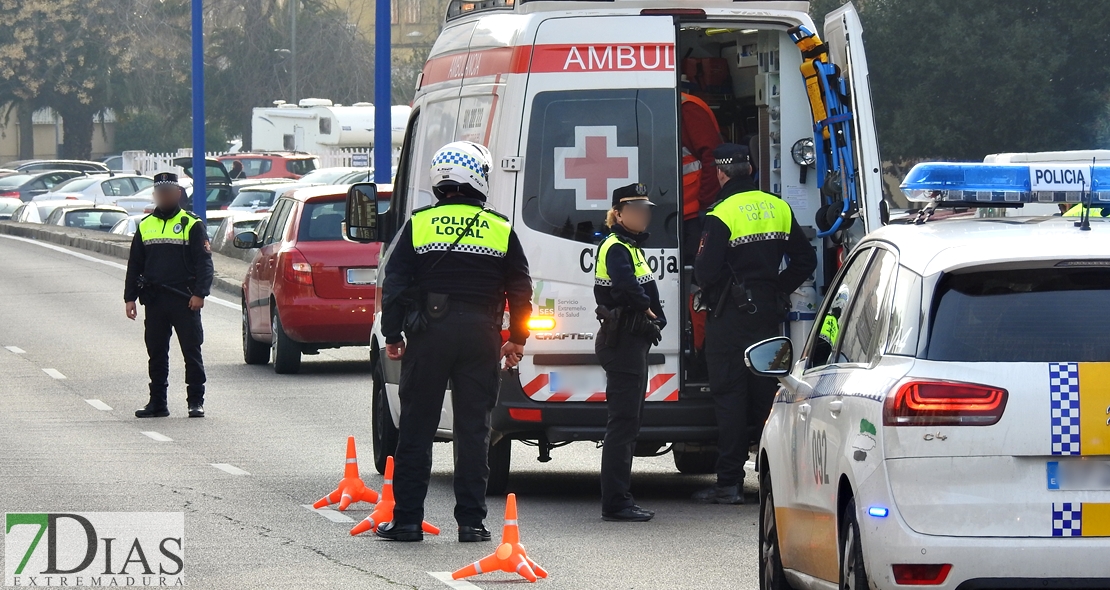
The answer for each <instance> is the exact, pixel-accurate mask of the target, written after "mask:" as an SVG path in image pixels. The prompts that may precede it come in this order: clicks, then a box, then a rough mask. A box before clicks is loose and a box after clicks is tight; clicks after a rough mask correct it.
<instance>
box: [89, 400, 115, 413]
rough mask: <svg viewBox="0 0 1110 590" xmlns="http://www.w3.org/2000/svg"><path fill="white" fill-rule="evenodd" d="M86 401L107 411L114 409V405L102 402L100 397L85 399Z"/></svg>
mask: <svg viewBox="0 0 1110 590" xmlns="http://www.w3.org/2000/svg"><path fill="white" fill-rule="evenodd" d="M85 403H87V404H89V405H90V406H92V407H94V408H96V409H98V410H103V411H105V412H110V411H112V406H109V405H108V404H106V403H104V402H102V401H100V400H98V399H87V400H85Z"/></svg>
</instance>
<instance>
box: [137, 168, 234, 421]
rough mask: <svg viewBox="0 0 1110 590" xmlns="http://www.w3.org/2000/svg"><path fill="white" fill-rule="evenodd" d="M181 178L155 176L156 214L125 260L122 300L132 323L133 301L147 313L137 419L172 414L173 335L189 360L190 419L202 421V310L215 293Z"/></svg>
mask: <svg viewBox="0 0 1110 590" xmlns="http://www.w3.org/2000/svg"><path fill="white" fill-rule="evenodd" d="M181 193H182V191H181V185H179V184H178V182H177V175H176V174H173V173H172V172H163V173H160V174H157V175H155V176H154V204H155V207H156V208H155V209H154V212H153V213H151V214H150V215H147V216H146V217H144V218H143V219H142V220H141V221H140V222H139V227H138V229H137V231H136V232H135V237H134V239H133V240H132V241H131V253H130V256H128V259H127V278H126V280H125V283H124V292H123V300H124V302H125V311H126V313H127V317H128V318H129V319H132V320H134V319H135V318H136V317H137V316H138V309H137V308H136V306H135V301H136V300H138V301H139V302H140V303H142V304H143V307H145V308H146V320H145V321H144V325H145V327H146V352H147V355H148V356H149V358H150V360H149V365H148V369H149V372H150V401H149V402H148V403H147V404H146V406H144V407H142V408H140V409H138V410H136V411H135V416H136V417H137V418H164V417H166V416H169V415H170V410H169V406H168V405H167V403H166V390H167V389H168V388H169V374H170V360H169V351H170V334H171V332H177V342H178V344H180V345H181V353H182V355H183V356H184V357H185V384H186V386H187V387H186V391H187V392H188V405H189V417H190V418H203V417H204V382H205V376H204V359H203V358H202V357H201V352H200V346H201V343H202V342H204V330H203V328H202V327H201V320H200V310H201V308H202V307H204V298H205V297H207V296H208V294H209V292H210V290H211V289H212V249H211V247H210V246H209V244H208V233H207V232H206V231H205V229H204V222H203V221H201V220H200V218H199V217H197V216H196V215H194V214H193V213H191V212H189V211H184V210H182V209H181V206H180V201H181Z"/></svg>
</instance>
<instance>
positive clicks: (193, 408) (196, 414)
mask: <svg viewBox="0 0 1110 590" xmlns="http://www.w3.org/2000/svg"><path fill="white" fill-rule="evenodd" d="M189 417H190V418H203V417H204V405H202V404H201V403H200V402H189Z"/></svg>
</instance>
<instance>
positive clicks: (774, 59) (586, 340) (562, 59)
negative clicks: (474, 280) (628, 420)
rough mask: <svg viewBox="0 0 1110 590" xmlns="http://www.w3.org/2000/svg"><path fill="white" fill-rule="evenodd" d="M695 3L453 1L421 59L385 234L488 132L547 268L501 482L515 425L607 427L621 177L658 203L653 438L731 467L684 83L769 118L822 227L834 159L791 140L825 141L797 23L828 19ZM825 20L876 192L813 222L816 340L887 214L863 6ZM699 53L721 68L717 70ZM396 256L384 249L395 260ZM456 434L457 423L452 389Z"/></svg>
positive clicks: (681, 454)
mask: <svg viewBox="0 0 1110 590" xmlns="http://www.w3.org/2000/svg"><path fill="white" fill-rule="evenodd" d="M691 6H695V4H693V3H685V2H673V1H662V0H608V1H605V0H602V1H559V0H537V1H527V0H515V2H514V0H485V1H480V2H474V1H472V0H452V1H451V2H450V3H449V8H448V13H447V19H446V24H445V26H444V29H443V32H442V33H441V34H440V36H439V39H438V40H437V41H436V43H435V46H434V47H433V49H432V51H431V55H430V57H429V59H428V61H427V64H426V65H425V67H424V69H423V72H422V74H420V76H419V79H418V81H417V93H416V97H415V99H414V101H413V105H412V109H413V110H412V115H411V117H410V118H409V121H408V126H407V129H406V131H405V138H404V145H403V148H402V151H401V159H400V163H399V167H398V172H397V177H396V184H395V191H394V193H393V196H392V201H391V202H390V204H389V209H388V211H386V212H385V213H383V214H382V215H381V216H380V217H379V218H378V220H377V223H378V228H379V229H380V230H381V232H380V234H379V237H380V238H381V239H382V240H383V241H385V242H390V241H392V240H393V239H394V237H395V236H396V234H397V232H398V231H399V229H400V228H401V227H402V226H403V225H404V222H405V220H406V219H407V218H408V217H409V215H410V214H411V212H412V211H413V209H416V208H419V207H424V206H427V205H430V204H432V203H433V196H432V192H431V187H430V186H429V182H430V181H429V175H428V168H429V164H430V158H431V157H432V154H433V153H434V152H435V151H436V150H437V149H438V148H440V147H442V146H443V145H444V144H446V143H448V142H451V141H455V140H471V141H475V142H478V143H482V144H485V145H487V146H488V147H489V149H490V151H491V152H492V154H493V159H494V166H493V170H492V171H491V177H490V185H491V192H490V197H489V205H490V206H492V207H493V208H495V209H497V210H498V211H500V212H502V213H504V214H505V215H507V216H509V217H510V218H511V219H512V222H513V226H514V228H515V230H516V232H517V233H518V235H519V236H520V240H521V242H522V243H523V245H524V249H525V251H526V253H527V255H528V258H529V261H530V267H531V272H532V278H533V282H534V296H533V305H534V307H533V321H532V322H531V324H532V325H531V329H532V337H531V339H529V341H528V345H527V347H526V348H525V357H524V360H523V362H521V363H520V366H519V368H518V370H516V371H513V372H511V373H506V374H505V375H504V378H503V380H502V385H501V391H500V394H499V399H498V403H497V406H496V409H495V410H494V414H493V425H492V426H493V429H494V431H495V432H494V437H493V441H494V442H493V444H492V445H491V449H490V466H491V476H490V485H489V489H490V492H491V493H499V492H502V491H503V490H504V489H505V485H506V481H507V477H508V474H509V470H510V469H509V463H510V444H511V441H512V440H519V441H523V442H524V443H526V444H529V445H531V446H534V447H538V453H539V459H540V460H541V461H546V460H548V459H549V458H550V455H549V453H550V451H551V449H552V448H554V447H557V446H561V445H562V444H565V443H568V442H571V441H598V440H601V439H602V438H603V435H604V432H605V423H606V408H605V403H604V399H605V396H604V391H605V375H604V371H603V370H602V368H601V366H600V365H599V363H598V361H597V358H596V356H595V355H594V336H595V334H596V333H597V330H598V321H597V319H596V318H595V315H594V307H595V304H594V298H593V291H592V288H593V272H594V257H595V254H596V248H597V245H598V243H599V241H600V240H601V239H602V237H603V236H604V233H603V220H604V218H605V212H606V210H607V209H608V208H609V203H610V193H611V191H612V190H613V189H614V188H616V187H619V186H622V185H626V184H629V183H631V182H637V181H638V182H642V183H644V184H646V185H647V186H648V187H649V189H650V191H651V198H652V200H653V201H654V202H655V203H657V204H658V207H656V208H655V210H654V211H655V212H654V215H653V219H652V227H650V228H649V231H650V232H651V238H650V239H649V240H648V242H647V243H646V245H645V250H646V253H647V255H648V257H649V259H648V262H649V265H650V267H651V269H652V271H653V272H654V273H655V278H656V280H657V282H658V284H659V288H660V292H661V295H662V299H663V300H664V305H665V309H666V313H667V317H668V319H670V322H669V323H668V324H667V328H666V330H665V331H664V336H663V340H662V343H661V344H660V345H659V346H657V347H655V348H653V349H652V351H651V354H650V355H649V363H650V373H649V384H648V388H647V391H646V392H645V396H646V400H647V403H646V406H645V409H644V413H643V427H642V429H641V432H640V442H639V445H638V449H637V452H638V454H642V455H643V454H659V453H661V452H665V451H666V450H667V449H668V448H669V449H671V450H673V453H674V460H675V464H676V466H677V468H678V469H679V470H680V471H682V472H685V473H709V472H712V471H713V469H714V463H715V460H716V449H715V446H714V445H715V441H716V437H717V424H716V421H715V418H714V413H713V402H712V398H711V396H710V391H709V387H708V384H707V383H706V378H705V377H704V373H703V372H699V371H698V370H697V367H696V363H694V362H693V360H692V357H693V354H692V352H691V349H692V345H691V330H690V328H689V325H690V321H689V320H690V318H689V313H688V311H687V310H688V306H687V305H686V304H685V302H686V300H687V297H688V293H689V286H690V285H689V283H690V278H691V274H692V269H690V268H683V265H682V263H681V261H682V260H683V254H684V252H683V251H682V250H681V246H680V245H681V244H683V243H684V241H683V237H684V236H682V235H680V232H681V231H682V223H681V222H682V218H683V215H682V205H681V197H680V186H681V161H680V158H681V156H680V146H679V140H678V138H679V137H680V135H679V132H680V125H681V121H680V120H679V111H680V108H679V104H680V103H679V101H680V93H682V92H688V93H692V94H694V95H696V96H698V97H699V98H702V100H704V101H705V102H706V103H708V104H709V105H710V107H711V108H713V110H714V112H715V114H716V117H717V119H718V121H719V123H720V127H721V131H722V134H723V136H724V139H725V140H726V141H734V142H738V141H741V140H742V139H741V138H743V137H745V136H748V135H754V136H756V137H758V144H759V152H760V155H759V157H758V177H759V180H760V182H761V184H762V188H763V189H764V190H767V191H770V192H773V193H776V194H778V195H780V196H782V198H784V199H785V200H786V201H788V202H789V203H790V205H791V206H792V207H793V209H794V211H795V213H796V216H797V218H798V219H799V222H800V223H801V224H802V225H803V226H810V227H809V229H810V230H812V231H811V232H810V233H811V235H814V236H816V235H817V233H818V232H817V230H816V224H815V223H814V216H815V213H816V212H817V210H818V208H819V207H820V206H821V205H822V204H823V202H822V196H821V193H820V191H819V190H818V188H817V184H816V176H818V175H817V174H812V173H811V174H808V176H807V175H805V174H803V168H805V167H807V166H808V164H806V163H805V159H804V158H802V157H801V154H797V155H798V156H799V161H802V162H803V163H802V164H798V163H796V161H795V160H794V159H793V157H792V151H795V152H798V151H803V150H792V148H793V147H794V146H795V144H796V143H798V142H802V144H801V145H802V146H804V144H805V141H806V140H808V141H811V142H812V141H813V140H814V122H813V117H812V115H811V111H810V104H809V102H808V99H807V94H806V87H805V82H804V80H803V77H802V75H801V73H800V71H799V67H800V66H801V63H802V60H803V57H802V54H801V51H800V50H799V49H798V48H797V47H796V46H795V44H794V43H793V42H792V40H791V37H790V36H789V34H788V33H787V31H788V30H789V29H790V28H792V27H795V26H798V25H802V26H805V27H807V28H808V29H810V30H813V22H812V21H811V19H810V17H809V15H808V14H807V10H808V3H807V2H790V1H743V0H738V1H734V2H733V1H723V0H705V1H703V2H699V3H696V6H697V7H696V8H693V7H691ZM822 37H823V39H824V40H825V42H826V43H827V44H828V47H829V52H830V55H831V59H832V61H833V62H834V63H836V64H837V65H838V66H839V67H840V69H841V71H842V74H843V77H844V80H845V83H846V85H847V89H848V93H849V95H850V96H851V100H850V101H849V102H850V105H849V107H850V109H851V111H852V115H851V116H852V117H853V125H852V134H853V136H854V146H855V152H856V153H855V158H854V161H855V162H856V169H855V170H852V171H850V174H851V175H853V179H854V180H855V181H856V183H857V184H858V186H859V187H860V199H859V207H858V210H856V211H854V213H853V214H852V218H853V219H852V225H851V227H850V228H846V229H844V230H842V231H840V232H837V233H836V234H835V235H834V236H830V237H826V238H816V237H815V238H814V240H813V244H814V246H815V247H816V248H817V249H818V251H819V252H820V253H822V255H821V256H820V257H819V258H820V266H819V268H818V270H817V272H816V273H815V277H814V279H813V281H811V282H808V283H807V284H806V285H805V286H803V287H802V288H801V289H799V292H797V293H795V294H794V297H793V301H794V311H793V313H792V314H791V316H790V320H791V321H790V322H788V323H787V324H784V331H785V333H786V334H789V335H791V337H793V338H795V339H796V346H798V347H799V349H800V348H801V345H802V344H803V341H804V339H805V337H806V335H807V334H808V332H809V328H810V327H811V326H812V322H813V318H814V312H815V310H816V305H817V303H818V297H819V296H820V295H821V294H822V292H823V288H824V287H825V285H826V283H827V282H828V280H829V278H831V276H832V274H833V273H835V271H836V268H837V266H838V260H840V259H841V256H842V254H843V251H844V249H845V248H848V247H850V246H851V244H852V243H854V242H855V241H857V240H858V239H859V238H860V237H861V236H862V235H863V234H864V233H866V232H867V231H869V230H871V229H874V228H876V227H878V225H879V224H880V222H879V217H880V201H881V178H880V166H879V162H880V160H879V154H878V148H877V146H876V140H875V128H874V123H873V119H872V112H871V102H870V91H869V88H868V77H867V66H866V63H865V60H864V51H863V44H862V39H861V36H860V24H859V19H858V16H857V14H856V12H855V10H854V9H853V7H852V6H851V5H846V6H844V7H842V8H840V9H839V10H837V11H836V12H834V13H832V14H830V15H829V16H828V18H827V20H826V25H825V30H824V31H823V34H822ZM689 60H695V61H693V62H691V61H689ZM698 60H701V61H698ZM699 63H700V64H701V65H703V66H705V67H706V68H708V69H711V70H713V73H712V75H711V76H704V77H703V76H701V75H700V74H699V70H698V69H697V67H696V66H698V64H699ZM691 65H693V66H695V67H693V68H691V67H690V66H691ZM684 70H686V74H684ZM691 74H693V76H691ZM684 78H685V79H684ZM693 78H701V79H698V80H694V81H692V79H693ZM845 225H847V224H845ZM387 259H388V252H385V253H384V254H383V257H382V263H381V266H380V268H385V264H386V261H387ZM379 303H380V298H379ZM379 309H380V306H379ZM382 349H384V339H383V338H382V336H381V333H380V332H379V331H378V323H375V331H374V334H373V337H372V341H371V356H372V360H373V366H374V372H373V384H374V387H373V396H374V399H373V430H374V443H375V444H374V453H375V459H376V462H377V464H378V466H379V470H381V469H382V468H383V466H384V460H385V456H386V455H388V454H390V453H392V452H393V449H394V447H395V444H396V434H397V431H396V424H397V421H398V413H399V410H398V408H399V404H398V399H397V387H398V386H397V384H398V381H399V376H400V363H399V362H394V361H390V360H389V359H388V358H387V357H386V355H385V354H382V353H381V350H382ZM736 362H738V363H742V362H744V361H743V359H740V358H737V359H736ZM438 435H439V437H440V439H441V440H450V437H451V405H450V402H449V401H448V402H447V403H446V404H445V405H444V409H443V415H442V420H441V422H440V428H439V432H438ZM668 445H669V447H668Z"/></svg>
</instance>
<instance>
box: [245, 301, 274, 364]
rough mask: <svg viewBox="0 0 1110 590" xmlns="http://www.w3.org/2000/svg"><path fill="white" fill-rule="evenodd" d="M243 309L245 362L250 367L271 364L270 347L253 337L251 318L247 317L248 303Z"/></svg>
mask: <svg viewBox="0 0 1110 590" xmlns="http://www.w3.org/2000/svg"><path fill="white" fill-rule="evenodd" d="M242 309H243V361H244V362H245V363H247V364H248V365H265V364H266V363H269V362H270V347H269V346H266V343H265V342H259V341H257V340H255V339H254V337H253V336H251V327H250V326H251V324H250V318H249V317H248V316H247V302H246V301H244V302H243V304H242Z"/></svg>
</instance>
